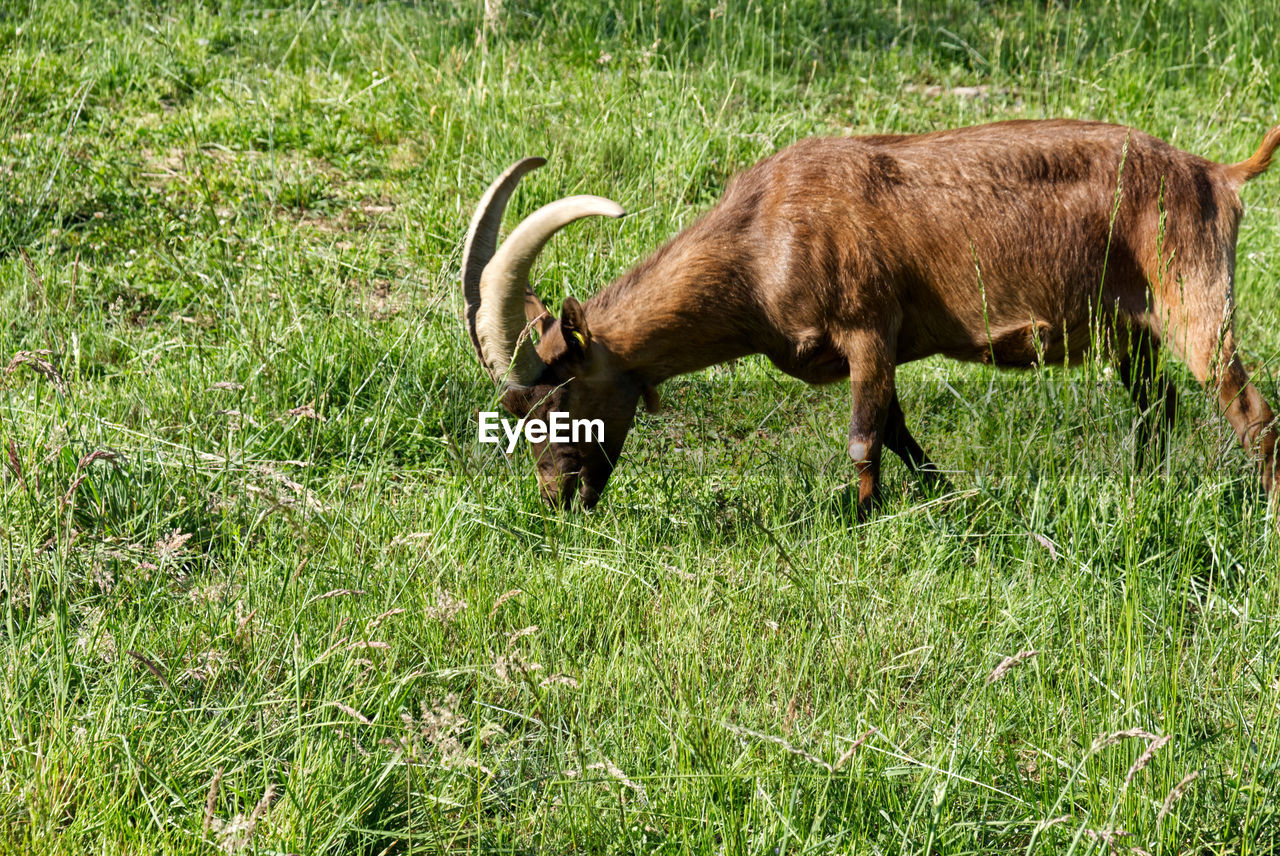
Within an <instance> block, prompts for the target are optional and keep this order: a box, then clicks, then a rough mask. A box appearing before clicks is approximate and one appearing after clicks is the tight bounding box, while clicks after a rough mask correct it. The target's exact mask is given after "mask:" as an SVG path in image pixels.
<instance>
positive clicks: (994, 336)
mask: <svg viewBox="0 0 1280 856" xmlns="http://www.w3.org/2000/svg"><path fill="white" fill-rule="evenodd" d="M1099 332H1100V331H1095V330H1091V329H1090V327H1089V324H1088V323H1087V322H1084V323H1074V324H1069V325H1068V324H1059V325H1053V324H1050V323H1048V322H1046V321H1034V322H1031V321H1028V322H1026V323H1023V324H1008V323H1005V324H999V325H998V326H994V327H992V328H991V329H989V330H988V329H987V328H986V327H985V325H984V327H983V328H982V329H981V330H979V331H972V330H967V331H964V333H963V335H960V336H956V337H954V338H951V337H948V338H949V340H946V339H944V340H943V341H941V342H939V343H938V346H937V347H936V348H934V349H932V350H930V351H928V352H927V353H919V354H901V353H900V354H899V361H900V362H909V361H910V360H913V359H919V358H921V357H924V356H931V355H932V354H935V353H940V354H944V355H945V356H948V357H951V358H952V359H956V360H963V361H965V362H977V363H986V364H988V365H995V366H1000V367H1002V368H1021V369H1025V368H1031V367H1033V366H1037V365H1043V364H1046V363H1053V364H1059V365H1061V364H1063V363H1067V364H1075V363H1078V362H1079V361H1080V360H1081V358H1083V356H1084V355H1085V354H1086V353H1088V351H1089V350H1090V348H1091V347H1092V346H1093V344H1094V340H1095V339H1096V338H1098V335H1099Z"/></svg>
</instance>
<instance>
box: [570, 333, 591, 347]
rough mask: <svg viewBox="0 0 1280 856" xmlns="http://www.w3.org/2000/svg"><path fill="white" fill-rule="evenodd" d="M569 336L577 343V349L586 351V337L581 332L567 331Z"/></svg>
mask: <svg viewBox="0 0 1280 856" xmlns="http://www.w3.org/2000/svg"><path fill="white" fill-rule="evenodd" d="M569 335H570V336H572V337H573V338H574V340H575V341H577V343H578V347H580V348H582V349H583V350H584V351H585V350H586V349H587V337H586V336H584V335H582V331H581V330H571V331H569Z"/></svg>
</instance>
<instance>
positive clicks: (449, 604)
mask: <svg viewBox="0 0 1280 856" xmlns="http://www.w3.org/2000/svg"><path fill="white" fill-rule="evenodd" d="M466 608H467V602H466V601H465V600H463V599H462V598H459V597H454V596H453V595H452V594H450V593H449V592H447V591H445V590H444V589H436V605H435V606H429V607H427V610H426V616H427V618H429V619H433V620H435V621H439V622H440V623H441V624H448V623H449V622H451V621H453V619H454V618H456V617H457V616H458V613H460V612H462V611H463V610H464V609H466Z"/></svg>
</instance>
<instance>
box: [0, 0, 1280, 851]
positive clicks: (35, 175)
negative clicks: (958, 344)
mask: <svg viewBox="0 0 1280 856" xmlns="http://www.w3.org/2000/svg"><path fill="white" fill-rule="evenodd" d="M490 10H491V14H490V16H489V20H488V22H486V20H485V13H484V6H483V4H479V3H475V4H471V3H468V4H457V3H452V2H443V0H441V2H427V3H334V2H323V1H322V2H308V3H275V4H272V3H265V2H225V3H217V2H206V3H186V4H150V3H142V2H128V0H109V2H98V3H92V4H90V3H66V4H42V3H18V2H12V0H10V2H0V319H3V324H0V359H3V361H4V365H7V366H8V370H7V371H4V372H3V374H0V446H3V449H0V458H3V464H0V473H2V479H3V480H2V481H0V539H2V543H0V619H2V624H0V851H4V852H14V853H18V852H24V853H27V852H30V853H72V852H77V853H78V852H102V853H136V852H164V853H170V852H171V853H207V852H218V851H224V852H237V851H241V852H264V853H267V852H273V853H277V852H278V853H286V852H296V853H351V852H355V853H369V854H376V853H400V852H403V853H430V852H441V851H455V850H456V851H462V850H466V851H471V852H532V851H538V852H561V851H570V850H573V851H589V852H637V851H639V852H659V853H667V852H671V853H674V852H709V853H721V852H724V853H747V852H751V853H760V852H777V853H784V852H785V853H802V852H810V851H820V852H830V851H838V852H851V853H891V852H892V853H930V854H932V853H939V854H941V853H948V854H950V853H977V852H981V853H986V852H1018V853H1032V852H1034V853H1058V852H1079V853H1083V852H1099V853H1102V852H1117V853H1120V852H1135V853H1136V852H1139V851H1145V852H1148V853H1152V854H1157V853H1190V852H1197V853H1200V852H1203V853H1240V854H1243V853H1249V854H1262V853H1271V852H1275V851H1276V850H1277V838H1276V833H1275V829H1276V828H1277V826H1278V825H1280V816H1277V805H1280V800H1277V796H1278V794H1280V783H1278V780H1277V777H1278V775H1280V751H1278V749H1280V746H1278V745H1277V741H1278V740H1280V737H1278V735H1280V719H1278V717H1280V713H1278V711H1280V667H1278V666H1277V664H1278V663H1280V634H1278V632H1277V626H1278V625H1277V617H1278V615H1280V582H1278V581H1277V574H1276V567H1277V564H1278V561H1277V560H1278V559H1280V550H1278V548H1277V542H1276V539H1275V536H1274V533H1273V526H1274V524H1273V522H1272V521H1270V520H1269V519H1268V518H1267V507H1266V503H1265V500H1264V498H1263V497H1262V496H1261V494H1260V492H1259V490H1258V488H1257V487H1256V478H1255V476H1254V474H1253V472H1252V470H1251V467H1250V464H1249V462H1248V461H1247V460H1246V458H1245V456H1244V455H1243V454H1242V453H1240V452H1239V451H1238V450H1237V449H1236V447H1235V441H1234V438H1233V437H1232V436H1230V433H1229V431H1228V430H1227V429H1226V427H1225V425H1224V423H1223V422H1222V421H1221V420H1220V419H1219V418H1218V417H1217V416H1216V414H1215V412H1214V411H1213V409H1212V407H1211V406H1210V405H1209V403H1208V401H1207V399H1206V398H1205V396H1204V395H1203V393H1202V391H1201V390H1199V389H1198V388H1197V387H1196V385H1195V384H1194V382H1193V381H1192V379H1191V378H1190V376H1189V374H1188V373H1187V372H1186V371H1185V370H1183V369H1181V368H1180V367H1177V366H1172V367H1170V368H1171V370H1172V372H1173V376H1174V378H1175V380H1176V383H1177V386H1178V389H1179V392H1180V394H1181V398H1182V401H1183V403H1184V408H1183V413H1182V415H1181V417H1180V420H1179V423H1178V425H1177V426H1176V428H1175V430H1174V431H1173V433H1172V436H1171V437H1170V438H1169V442H1168V445H1167V450H1166V455H1165V459H1164V460H1163V461H1160V462H1158V464H1157V465H1155V466H1148V467H1147V468H1145V469H1141V470H1140V469H1138V468H1137V467H1135V465H1134V463H1133V461H1134V448H1133V445H1134V442H1135V440H1134V437H1135V426H1136V420H1137V418H1138V417H1137V414H1136V413H1135V412H1134V410H1133V408H1132V406H1131V405H1130V404H1129V402H1128V399H1127V396H1126V395H1125V394H1124V393H1123V391H1122V390H1121V389H1120V388H1119V385H1118V384H1117V383H1116V382H1115V381H1114V380H1113V379H1111V378H1110V377H1109V376H1108V373H1107V370H1106V367H1105V366H1102V365H1089V366H1086V367H1084V368H1083V369H1082V370H1079V371H1074V372H1066V371H1063V370H1060V369H1044V370H1042V371H1037V372H1033V373H1025V374H1002V373H997V372H993V371H991V370H988V369H985V368H982V367H974V366H962V365H959V364H955V363H950V362H946V361H941V360H929V361H925V362H924V363H921V364H916V365H911V366H907V367H904V368H903V369H902V370H901V372H900V381H899V388H900V390H901V392H902V395H903V403H904V408H905V409H906V411H907V414H908V418H909V419H910V421H911V424H912V426H913V430H914V432H915V434H916V435H917V436H918V437H919V438H920V439H921V441H922V443H923V444H924V445H925V446H926V448H928V449H929V451H930V453H931V455H932V456H933V457H934V458H935V459H936V460H938V461H939V462H940V463H941V464H942V465H943V466H945V467H946V468H947V469H948V470H950V471H951V478H952V481H953V482H954V483H955V490H954V491H952V492H949V493H945V494H941V495H931V494H927V493H925V492H923V491H921V490H920V488H919V487H918V486H917V484H916V483H915V482H914V481H913V480H912V479H911V478H910V477H909V476H908V474H907V473H906V472H905V470H904V468H902V467H901V466H899V465H898V464H897V462H896V461H893V462H890V463H889V464H888V465H887V466H886V470H887V472H886V492H887V502H886V507H885V508H884V509H883V511H882V512H881V514H880V515H879V517H877V518H876V519H875V520H873V521H871V522H869V523H867V524H864V525H857V524H856V523H855V521H854V520H853V519H852V517H851V513H850V499H849V488H848V482H849V481H850V479H851V467H850V465H849V463H848V461H847V458H846V456H845V454H844V451H843V448H844V446H843V440H842V437H843V435H844V431H845V421H846V419H847V407H848V405H847V402H846V396H845V395H844V390H843V389H840V388H833V389H812V388H809V387H805V386H804V385H802V384H800V383H798V382H795V381H792V380H789V379H786V378H783V377H782V376H780V375H778V374H777V373H776V372H774V371H773V370H772V369H770V368H769V367H768V366H767V365H766V364H765V363H763V362H761V361H759V360H755V359H748V360H743V361H740V362H738V363H735V364H733V365H731V366H725V367H719V368H715V369H711V370H708V371H706V372H702V373H699V374H696V375H693V376H690V377H686V378H681V379H678V380H676V381H673V382H671V383H669V384H667V385H666V386H665V388H664V390H663V392H664V398H665V408H664V410H663V411H662V412H661V413H659V414H656V415H646V416H642V417H641V418H640V421H639V424H638V426H637V428H636V430H635V431H634V432H633V434H632V437H631V439H630V441H629V445H628V448H627V450H626V453H625V459H624V461H623V463H622V465H621V467H620V468H619V470H618V472H617V474H616V475H615V477H614V480H613V483H612V484H611V486H610V489H609V492H608V494H607V495H606V497H605V500H604V502H603V503H602V504H601V506H600V507H599V508H598V509H597V510H596V511H595V512H594V513H592V514H589V515H583V514H567V515H561V514H556V513H552V512H549V511H548V510H546V509H545V508H544V507H543V506H542V505H541V504H540V502H539V500H538V496H537V490H536V486H535V483H534V478H533V473H532V467H531V463H530V461H529V460H528V459H527V457H526V456H525V455H524V454H517V455H515V456H513V457H512V458H510V459H508V458H505V457H503V456H502V455H501V454H500V453H498V452H496V451H495V450H494V448H493V447H491V446H482V445H480V444H478V443H477V442H476V439H475V434H476V422H475V414H476V411H477V410H480V409H490V407H491V405H492V404H493V403H494V401H493V392H492V390H491V388H490V387H489V385H488V383H487V382H486V381H485V380H484V378H483V375H482V373H481V371H480V370H479V367H478V365H477V364H476V362H475V360H474V357H473V356H472V353H471V348H470V345H469V343H468V341H467V338H466V335H465V333H464V332H462V328H461V326H460V324H459V322H458V313H459V308H460V300H459V298H458V287H457V278H458V262H459V258H458V255H459V245H460V243H461V236H462V233H463V231H464V229H465V227H466V222H467V219H468V217H469V215H470V206H471V205H473V204H474V202H475V200H476V199H477V197H478V196H479V194H480V193H481V192H482V190H483V188H484V186H485V185H486V183H487V182H488V181H489V180H490V179H491V178H492V177H493V176H494V175H495V174H496V173H497V172H498V171H499V170H501V169H502V168H503V167H504V166H506V165H507V164H508V163H510V162H511V161H513V160H515V159H516V158H517V157H520V156H524V155H528V154H543V155H545V156H547V157H548V158H549V160H550V163H549V164H548V166H547V167H546V168H545V169H543V170H540V171H539V172H537V173H535V174H532V175H530V176H529V178H528V179H526V181H525V186H522V188H521V190H520V193H519V195H518V196H517V198H516V199H515V201H514V204H513V210H512V212H511V215H510V220H511V221H514V219H515V218H516V217H518V216H520V215H521V214H523V213H527V212H529V211H531V210H533V209H534V208H535V207H537V206H538V205H540V204H542V203H544V202H546V201H548V200H549V199H551V198H554V197H558V196H563V195H568V194H570V193H575V192H592V193H603V194H607V195H609V196H611V197H613V198H615V199H617V200H618V201H619V202H620V203H622V204H623V205H624V206H625V207H626V208H627V209H628V210H629V211H632V212H633V214H632V216H631V217H628V218H627V219H626V220H625V221H622V222H621V223H609V224H601V223H584V224H582V225H580V226H578V227H575V229H574V232H573V234H571V235H570V234H566V235H564V236H562V237H561V238H558V239H557V241H556V242H555V243H554V244H553V245H552V247H551V248H550V249H549V250H548V252H547V253H546V254H545V256H544V259H543V260H542V262H541V263H540V266H539V269H538V271H537V276H538V283H537V287H538V289H539V290H540V292H541V293H542V294H543V296H544V297H545V298H547V299H548V300H549V301H550V302H552V303H556V302H558V301H559V300H560V299H562V298H563V297H564V296H565V295H567V294H570V293H572V294H575V295H577V296H579V297H585V296H587V295H590V294H592V293H594V292H595V291H596V290H598V289H599V288H600V287H602V285H603V284H604V283H606V282H608V281H609V279H611V278H612V277H613V276H616V275H617V274H619V273H621V272H622V271H623V270H625V269H626V268H627V267H628V266H630V265H631V264H633V263H634V262H635V261H636V260H638V259H639V258H641V257H643V256H644V255H645V254H646V253H647V252H650V251H652V250H653V249H654V248H655V247H657V246H658V245H659V244H660V243H661V242H662V241H663V240H665V239H666V238H668V237H670V236H671V235H672V234H674V232H675V231H676V230H677V229H678V228H679V227H680V226H682V225H684V224H686V223H688V222H690V221H691V220H692V219H693V218H694V217H696V216H697V215H698V214H699V213H700V212H702V211H704V210H705V209H706V208H707V207H708V206H709V205H710V204H711V203H712V202H713V201H714V200H715V199H716V198H717V196H718V195H719V193H720V192H721V190H722V189H723V187H724V184H725V182H726V180H727V178H728V177H729V176H730V175H732V174H733V173H734V172H735V171H737V170H738V169H740V168H742V167H744V166H746V165H748V164H750V163H752V162H753V161H754V160H756V159H757V158H759V157H761V156H763V155H765V154H767V153H770V152H772V151H775V150H777V149H778V148H780V147H782V146H784V145H786V144H787V143H789V142H790V141H792V140H794V139H797V138H799V137H803V136H808V135H812V134H847V133H863V132H882V131H894V132H912V131H922V130H927V129H931V128H936V127H945V126H952V125H958V124H965V123H973V122H981V121H988V120H995V119H1000V118H1011V117H1039V116H1079V117H1092V118H1098V119H1105V120H1110V121H1117V122H1124V123H1129V124H1132V125H1134V126H1137V127H1140V128H1142V129H1143V130H1146V131H1149V132H1151V133H1153V134H1156V135H1158V136H1161V137H1164V138H1166V139H1169V140H1170V141H1171V142H1173V143H1175V144H1176V145H1178V146H1180V147H1182V148H1186V149H1188V150H1191V151H1195V152H1197V153H1200V154H1203V155H1205V156H1207V157H1211V158H1215V159H1218V160H1237V159H1240V158H1242V157H1245V156H1246V155H1247V154H1248V153H1250V152H1252V150H1253V148H1254V147H1255V146H1256V145H1257V142H1258V139H1259V138H1260V135H1261V133H1262V131H1263V130H1264V129H1265V128H1266V127H1267V126H1269V125H1270V124H1274V123H1275V122H1276V121H1277V116H1276V104H1277V103H1280V97H1278V95H1280V93H1278V92H1277V83H1276V82H1275V81H1276V77H1275V74H1274V73H1273V72H1274V69H1275V68H1276V66H1277V52H1278V49H1277V42H1278V41H1280V39H1277V33H1276V26H1277V21H1278V20H1280V14H1277V13H1280V9H1277V7H1276V6H1275V4H1274V2H1272V0H1268V2H1266V3H1263V4H1259V3H1256V2H1254V3H1250V4H1245V3H1237V2H1230V3H1208V2H1186V3H1173V4H1166V3H1153V2H1135V0H1104V2H1099V3H1094V4H1060V3H1056V2H1016V0H1014V2H1005V3H999V2H977V0H955V2H946V3H905V2H904V3H869V2H850V3H831V2H817V1H816V0H807V1H806V2H787V3H778V4H765V3H760V2H746V3H742V2H735V3H728V2H723V3H689V4H683V5H681V4H669V3H665V2H661V3H660V2H640V0H620V2H615V3H612V4H609V5H606V6H601V5H599V4H595V3H588V2H585V0H571V1H570V2H525V3H520V2H511V0H506V2H502V3H500V4H493V3H491V4H490ZM1275 187H1276V179H1275V178H1274V176H1268V177H1265V178H1263V179H1261V180H1259V181H1257V182H1254V183H1251V184H1250V185H1249V186H1248V188H1247V189H1246V191H1245V204H1246V207H1247V210H1248V212H1249V213H1248V215H1247V217H1246V219H1245V221H1244V225H1243V227H1242V233H1241V238H1240V263H1239V267H1238V271H1237V280H1236V296H1237V300H1238V303H1239V312H1238V317H1237V325H1238V328H1239V330H1240V335H1241V339H1242V341H1243V343H1244V346H1245V351H1244V354H1245V357H1246V360H1247V362H1248V363H1249V364H1250V366H1251V367H1253V368H1254V369H1255V370H1256V372H1257V374H1256V377H1255V379H1256V380H1257V382H1258V383H1259V384H1260V387H1261V389H1262V390H1263V392H1264V394H1266V395H1267V396H1268V397H1269V398H1270V400H1271V401H1272V402H1273V403H1276V402H1277V400H1278V399H1280V395H1277V389H1276V383H1275V380H1274V378H1275V361H1276V358H1277V356H1278V355H1280V332H1277V331H1278V330H1280V328H1278V327H1277V325H1276V324H1275V323H1274V320H1273V319H1274V318H1275V317H1276V313H1277V311H1280V304H1278V302H1277V299H1276V297H1275V294H1276V291H1275V278H1276V272H1277V253H1276V247H1277V245H1278V241H1280V225H1278V223H1277V216H1276V215H1277V206H1276V198H1277V196H1276V191H1275ZM1033 651H1034V652H1035V653H1034V654H1031V653H1029V652H1033Z"/></svg>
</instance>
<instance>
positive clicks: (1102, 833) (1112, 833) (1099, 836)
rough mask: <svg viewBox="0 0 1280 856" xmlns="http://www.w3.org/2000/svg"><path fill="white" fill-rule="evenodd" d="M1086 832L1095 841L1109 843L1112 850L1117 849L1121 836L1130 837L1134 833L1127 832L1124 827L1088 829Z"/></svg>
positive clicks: (1109, 848)
mask: <svg viewBox="0 0 1280 856" xmlns="http://www.w3.org/2000/svg"><path fill="white" fill-rule="evenodd" d="M1084 834H1085V835H1087V836H1089V837H1090V838H1092V839H1093V840H1094V841H1097V842H1100V843H1102V844H1105V845H1107V849H1108V850H1110V851H1114V850H1115V849H1116V847H1117V846H1118V845H1119V844H1120V839H1121V838H1129V837H1131V836H1132V835H1133V833H1132V832H1126V831H1125V830H1123V829H1086V830H1085V831H1084Z"/></svg>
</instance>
